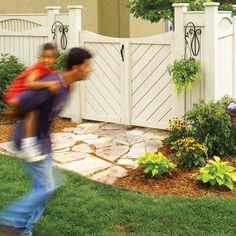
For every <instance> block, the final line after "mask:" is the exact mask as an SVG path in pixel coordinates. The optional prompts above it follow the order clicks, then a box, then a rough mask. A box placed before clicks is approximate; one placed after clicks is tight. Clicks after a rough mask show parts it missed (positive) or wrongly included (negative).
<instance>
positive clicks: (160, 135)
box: [143, 129, 169, 140]
mask: <svg viewBox="0 0 236 236" xmlns="http://www.w3.org/2000/svg"><path fill="white" fill-rule="evenodd" d="M168 136H169V132H168V131H165V130H157V129H155V130H154V129H152V130H150V131H148V132H146V133H145V134H144V135H143V137H145V138H147V139H160V140H164V139H165V138H167V137H168Z"/></svg>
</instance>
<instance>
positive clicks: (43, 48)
mask: <svg viewBox="0 0 236 236" xmlns="http://www.w3.org/2000/svg"><path fill="white" fill-rule="evenodd" d="M48 50H55V52H56V53H57V46H56V45H55V44H53V43H44V44H43V45H42V46H40V48H39V53H38V55H39V56H42V54H43V52H45V51H48Z"/></svg>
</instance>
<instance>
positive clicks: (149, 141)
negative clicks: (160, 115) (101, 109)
mask: <svg viewBox="0 0 236 236" xmlns="http://www.w3.org/2000/svg"><path fill="white" fill-rule="evenodd" d="M167 135H168V132H166V131H162V130H158V129H149V128H140V127H132V128H130V127H125V126H124V125H119V124H106V123H101V122H87V123H82V124H79V125H78V126H77V127H73V128H65V129H64V130H63V132H61V133H56V134H52V148H53V159H54V166H55V167H57V168H62V169H66V170H69V171H73V172H75V173H78V174H81V175H83V176H87V177H89V178H91V179H93V180H96V181H99V182H103V183H107V184H113V183H114V182H115V180H116V179H117V178H120V177H124V176H126V175H127V170H128V169H129V168H136V167H137V164H136V162H135V160H136V159H137V158H138V157H140V156H142V155H143V154H144V153H145V151H151V152H157V151H158V150H159V148H160V147H161V146H162V141H161V140H163V139H164V138H166V137H167ZM0 152H4V153H6V154H14V149H13V147H12V143H11V142H7V143H2V144H0Z"/></svg>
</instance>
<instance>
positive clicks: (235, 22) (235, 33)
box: [233, 16, 236, 97]
mask: <svg viewBox="0 0 236 236" xmlns="http://www.w3.org/2000/svg"><path fill="white" fill-rule="evenodd" d="M233 27H234V28H233V49H234V51H233V60H234V62H233V63H234V64H233V97H235V96H236V16H234V17H233Z"/></svg>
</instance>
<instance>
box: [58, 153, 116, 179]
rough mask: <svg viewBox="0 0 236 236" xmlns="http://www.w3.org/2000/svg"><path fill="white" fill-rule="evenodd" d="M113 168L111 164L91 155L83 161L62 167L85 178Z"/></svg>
mask: <svg viewBox="0 0 236 236" xmlns="http://www.w3.org/2000/svg"><path fill="white" fill-rule="evenodd" d="M111 166H112V164H111V163H109V162H107V161H104V160H101V159H99V158H97V157H94V156H92V155H90V156H89V157H86V158H85V159H83V160H79V161H75V162H71V163H67V164H64V165H61V166H60V167H61V168H63V169H66V170H70V171H73V172H75V173H78V174H81V175H83V176H91V175H92V174H94V173H96V172H98V171H101V170H103V169H106V168H108V167H111Z"/></svg>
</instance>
